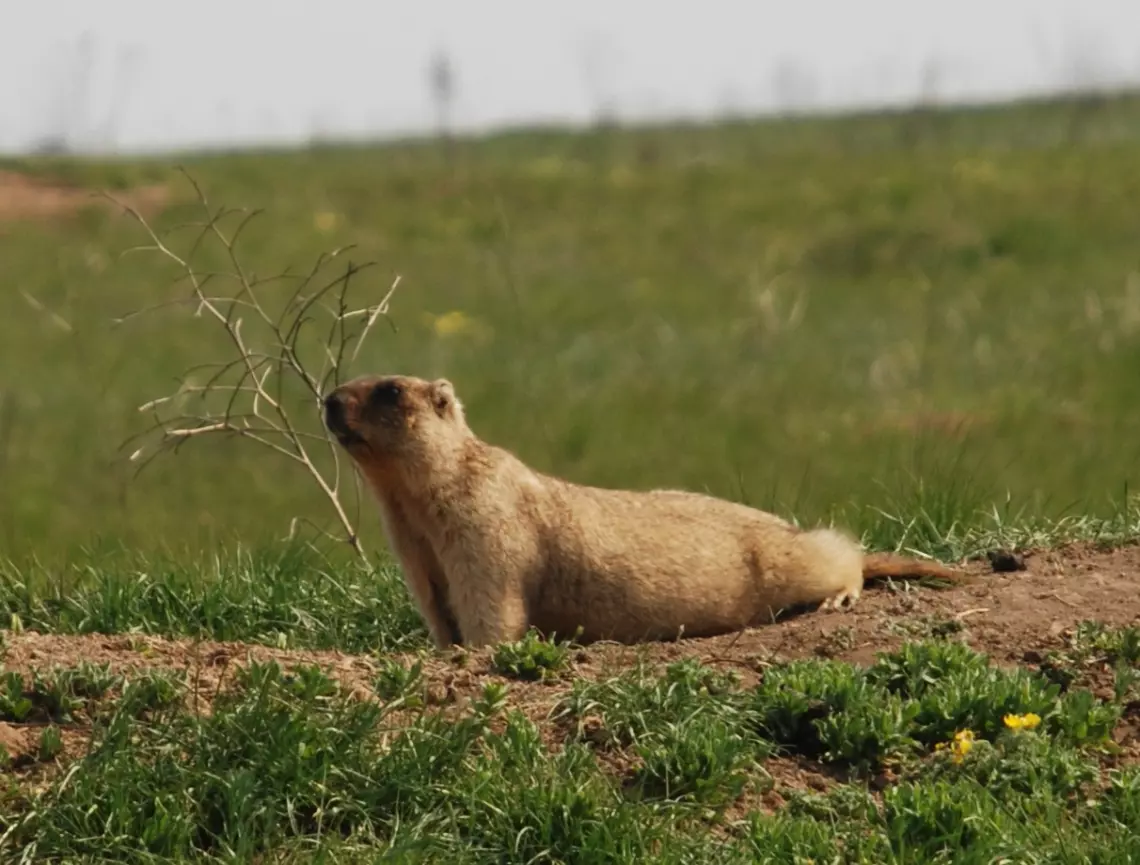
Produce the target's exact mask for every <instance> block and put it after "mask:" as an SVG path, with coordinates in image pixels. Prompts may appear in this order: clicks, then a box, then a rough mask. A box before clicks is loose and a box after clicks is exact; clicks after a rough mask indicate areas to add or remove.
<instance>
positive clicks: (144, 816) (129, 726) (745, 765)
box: [0, 631, 1140, 863]
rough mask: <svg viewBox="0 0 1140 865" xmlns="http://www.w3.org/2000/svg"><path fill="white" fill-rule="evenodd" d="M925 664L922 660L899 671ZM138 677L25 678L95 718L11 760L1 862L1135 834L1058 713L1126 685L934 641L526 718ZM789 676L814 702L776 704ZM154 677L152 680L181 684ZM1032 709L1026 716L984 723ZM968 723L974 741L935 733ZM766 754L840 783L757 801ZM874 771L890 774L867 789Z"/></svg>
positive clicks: (492, 708) (297, 683) (1103, 846)
mask: <svg viewBox="0 0 1140 865" xmlns="http://www.w3.org/2000/svg"><path fill="white" fill-rule="evenodd" d="M1106 633H1109V635H1110V636H1111V637H1112V639H1115V640H1117V641H1120V642H1127V641H1134V640H1135V633H1134V632H1132V631H1120V632H1106ZM1129 644H1131V643H1129ZM916 664H917V665H925V666H926V667H928V668H929V669H931V670H936V671H937V673H936V674H935V675H933V676H931V677H929V678H915V676H914V675H912V672H911V671H912V670H914V669H916V668H917V667H916ZM148 675H149V674H135V678H134V679H133V680H132V681H130V682H128V683H127V684H125V685H124V683H123V682H122V681H121V680H120V679H118V678H116V677H110V676H107V675H106V674H105V673H102V672H100V671H99V670H97V669H94V668H90V667H87V668H85V669H83V670H55V671H53V672H52V673H51V674H50V675H49V676H48V677H47V678H46V679H43V680H41V679H37V680H36V682H37V683H38V684H35V685H31V686H29V685H28V684H27V683H26V682H25V688H26V689H27V692H28V693H29V694H32V695H36V694H42V693H44V692H46V691H52V690H54V691H56V692H59V693H65V694H67V695H68V698H69V700H70V701H71V705H70V709H69V711H70V712H71V713H72V714H73V715H74V718H75V719H77V720H82V721H83V722H84V723H85V724H86V725H87V728H89V729H90V731H91V738H90V743H89V744H88V745H87V746H86V747H85V749H84V751H83V753H82V754H80V755H77V756H74V757H73V758H70V759H69V758H63V757H60V756H58V753H56V752H53V750H52V749H51V748H50V747H49V748H46V749H45V748H43V747H41V749H40V750H39V751H38V752H37V754H36V756H35V758H34V760H33V762H32V763H30V764H29V763H27V762H25V763H24V764H23V766H22V768H21V771H24V772H28V771H31V772H33V773H35V772H39V773H41V774H40V775H39V777H41V778H42V779H43V780H42V781H41V782H40V783H37V784H34V785H20V784H19V783H9V784H8V786H7V788H6V790H5V791H4V792H3V793H2V794H0V851H2V852H3V853H4V855H5V857H6V861H40V860H50V861H60V860H67V861H119V862H159V861H202V862H206V861H216V862H221V861H250V860H251V859H254V858H258V857H267V856H268V857H269V859H268V860H266V859H264V858H260V859H259V861H301V860H304V861H330V862H331V861H350V862H364V861H368V862H378V861H398V862H472V863H474V862H566V863H571V862H573V863H602V862H606V863H610V862H612V863H618V862H625V863H635V862H644V861H654V862H671V863H674V862H675V863H697V862H710V861H717V862H730V863H736V862H740V863H744V862H750V861H763V862H792V861H796V862H799V861H807V860H809V859H811V860H814V861H835V860H836V858H837V857H839V858H840V860H841V861H850V862H868V863H870V862H878V863H910V862H928V861H940V857H944V856H946V855H947V853H948V852H950V851H954V854H953V861H955V862H979V863H981V862H992V861H996V860H998V859H1000V858H1001V857H1003V856H1007V857H1008V856H1013V857H1014V858H1015V859H1016V861H1034V862H1050V863H1053V862H1055V863H1067V862H1073V863H1075V862H1090V861H1092V862H1126V861H1130V858H1129V857H1130V856H1134V855H1135V852H1136V845H1137V842H1136V838H1135V831H1134V828H1135V826H1136V823H1137V821H1138V820H1140V772H1138V771H1137V769H1136V767H1130V768H1123V769H1118V768H1112V766H1111V764H1110V762H1111V761H1110V760H1109V759H1108V756H1109V753H1110V751H1111V744H1110V742H1109V739H1108V732H1107V730H1106V728H1105V726H1104V725H1103V724H1100V723H1091V724H1084V725H1083V726H1082V725H1080V724H1076V723H1075V722H1076V721H1077V720H1080V719H1082V718H1083V719H1085V720H1087V719H1090V718H1097V717H1109V716H1111V717H1115V715H1116V714H1117V713H1118V712H1119V711H1120V709H1121V704H1120V703H1119V702H1115V701H1112V700H1107V701H1105V700H1100V699H1098V698H1096V697H1093V696H1092V695H1091V694H1089V692H1087V691H1084V690H1082V689H1079V688H1073V689H1069V690H1065V691H1062V690H1061V689H1059V688H1058V687H1057V686H1056V685H1054V684H1053V683H1051V682H1049V681H1048V680H1047V679H1045V678H1043V677H1040V676H1034V675H1028V674H1026V673H1025V672H1024V671H1008V670H1001V669H998V668H996V667H992V666H991V665H990V664H989V662H988V659H987V658H986V657H984V656H981V655H977V654H975V653H973V652H971V651H970V650H968V649H965V648H964V647H962V646H958V645H957V644H953V643H947V642H942V641H928V642H924V643H920V644H915V645H913V646H911V647H909V648H907V649H905V650H903V651H902V652H896V653H893V654H884V655H880V656H879V658H878V660H877V661H876V662H875V663H874V664H873V665H872V666H871V667H868V668H859V667H852V666H848V665H845V664H838V663H835V662H829V661H819V660H816V661H803V662H795V663H793V664H791V665H777V666H774V667H772V668H770V669H769V670H768V671H767V673H766V674H765V676H764V679H763V681H762V682H761V683H760V684H759V685H757V686H754V687H743V686H742V685H740V683H739V682H738V681H737V680H736V679H735V677H733V676H730V675H726V674H724V673H722V672H719V671H716V670H714V669H711V668H708V667H703V666H702V665H701V664H700V663H699V662H697V661H696V660H695V659H691V658H690V659H684V660H681V661H678V662H675V663H673V664H672V665H670V666H668V667H667V668H665V670H664V671H663V672H662V673H661V674H660V675H658V674H655V673H654V672H653V671H651V670H648V669H642V668H635V669H632V670H629V671H627V672H625V673H622V674H620V675H618V676H617V677H614V678H609V679H598V680H577V681H575V682H574V683H573V685H572V687H571V690H570V692H568V693H567V694H566V698H565V700H564V701H563V702H562V703H560V704H559V705H558V706H557V707H556V709H555V711H554V712H553V713H552V715H551V717H549V718H547V717H546V716H542V715H541V714H540V715H538V716H531V717H528V715H527V714H526V713H524V712H522V711H521V710H520V708H519V706H518V705H516V704H514V703H513V702H512V698H511V694H510V689H509V688H508V689H507V690H506V691H503V689H502V688H501V687H500V686H494V687H492V686H488V687H487V688H486V689H485V692H484V694H483V695H482V696H479V697H477V698H475V699H473V700H472V701H470V702H469V703H467V704H465V705H462V706H457V707H455V708H453V709H452V710H450V711H448V712H440V711H437V710H429V709H427V708H424V707H422V706H419V707H415V706H411V705H410V704H409V703H407V702H406V701H404V700H399V699H396V698H395V697H394V696H393V695H392V694H391V693H389V694H388V695H381V697H380V699H379V700H378V701H375V702H372V701H361V700H359V699H355V698H354V697H352V696H350V695H349V694H348V693H346V692H344V691H342V690H341V689H340V687H339V686H338V684H337V683H336V682H335V681H334V680H332V679H329V678H328V677H327V676H326V674H325V673H323V672H322V671H321V670H320V669H318V668H316V667H313V666H305V665H301V666H297V667H293V668H291V669H285V668H282V667H281V666H279V665H278V664H277V663H275V662H267V663H260V664H258V663H254V664H252V665H250V666H248V667H244V668H241V669H240V670H239V671H238V672H237V673H236V674H235V678H234V679H233V680H232V682H231V683H230V685H229V686H227V687H225V688H223V689H222V690H221V691H219V692H218V694H217V696H216V697H215V698H214V700H213V705H212V707H211V710H210V711H209V712H198V711H194V710H193V709H192V708H191V707H192V706H197V705H198V704H197V702H196V701H191V700H183V699H177V698H176V699H173V700H172V699H170V697H169V696H166V697H161V695H160V697H155V693H156V691H155V689H154V687H153V682H151V687H150V688H149V689H148V688H147V687H144V685H145V683H146V682H148V681H150V680H149V679H148V678H147V676H148ZM151 679H153V677H151ZM793 680H794V681H795V682H796V685H795V686H794V688H795V691H796V693H798V694H800V695H801V696H806V702H801V703H799V704H796V703H794V701H793V702H792V703H790V702H789V701H788V695H789V693H790V692H789V689H788V687H789V686H790V685H792V682H793ZM44 682H47V684H44ZM162 683H163V684H164V687H165V688H166V690H165V691H163V692H162V693H163V694H167V695H170V694H174V695H183V696H184V695H186V694H187V689H188V688H189V687H190V685H189V683H188V682H187V681H186V680H185V679H181V680H178V679H171V678H169V677H168V678H165V679H162ZM170 689H175V690H170ZM801 689H802V690H801ZM378 690H382V688H378ZM1010 694H1015V695H1017V696H1015V697H1014V698H1011V697H1010ZM1080 695H1085V698H1084V699H1083V700H1079V699H1078V697H1080ZM975 696H976V697H977V699H974V697H975ZM1078 704H1079V706H1080V709H1079V711H1077V710H1075V709H1074V708H1073V707H1074V706H1076V705H1078ZM945 706H953V707H955V708H954V709H953V711H951V712H950V713H949V714H943V715H939V716H938V717H940V718H943V719H944V720H948V719H951V718H952V720H953V723H952V724H950V725H949V726H945V727H938V728H937V731H938V735H936V736H932V735H928V734H929V733H931V732H932V731H933V730H934V729H935V728H934V727H931V726H930V723H929V720H930V718H931V717H933V716H932V714H931V713H935V714H937V713H938V712H940V711H942V707H945ZM1025 711H1037V712H1039V713H1040V715H1041V718H1042V721H1041V724H1040V726H1038V727H1037V728H1035V729H1029V730H1021V731H1017V730H1012V729H1008V728H1007V726H1006V725H1004V724H1002V723H998V724H997V725H995V724H994V723H993V718H994V717H995V713H997V712H1010V713H1016V712H1025ZM50 717H51V720H53V721H55V722H57V723H60V724H62V725H63V726H66V722H65V721H64V719H63V718H62V716H60V715H59V713H58V711H57V712H56V713H55V714H53V715H51V716H50ZM586 718H592V719H594V721H593V724H592V725H590V726H587V727H584V726H582V725H580V724H577V723H575V722H576V721H581V720H584V719H586ZM924 719H925V720H924ZM599 725H600V726H599ZM936 726H937V725H936ZM47 729H48V730H53V729H56V728H55V727H49V728H47ZM967 729H968V730H973V731H975V733H976V739H975V740H974V744H973V747H972V748H970V749H969V750H968V751H966V752H965V753H963V754H961V755H960V756H959V755H956V754H955V753H954V751H953V750H952V749H946V748H941V747H939V744H940V743H942V742H944V741H945V740H946V739H947V738H949V737H950V736H951V735H952V734H953V732H954V731H955V730H967ZM1108 729H1110V728H1108ZM53 735H54V736H56V737H58V734H51V733H45V734H44V736H45V737H47V739H48V740H49V741H48V745H49V746H50V745H51V740H52V736H53ZM551 741H557V742H558V743H559V744H558V746H557V747H551V745H550V744H549V743H550V742H551ZM821 746H822V747H821ZM57 750H58V748H57ZM778 755H791V756H798V757H799V758H801V759H804V760H806V761H808V762H807V763H805V764H804V765H809V766H810V765H815V766H817V768H818V769H819V770H820V771H823V769H824V766H825V765H829V766H831V767H832V772H833V775H834V777H835V783H833V784H832V785H831V786H830V787H829V789H828V790H827V791H825V792H823V793H819V792H809V791H807V790H801V791H798V792H796V791H792V792H789V793H788V794H787V795H788V796H789V797H790V798H789V799H788V801H787V802H786V804H785V805H784V807H783V808H781V809H780V810H779V811H777V812H775V813H766V812H764V811H763V809H762V808H761V807H760V796H761V795H762V794H763V793H764V792H765V791H766V790H768V789H769V788H770V787H771V786H772V781H771V777H770V775H769V774H768V772H767V770H766V767H767V766H769V765H770V761H771V760H772V759H775V758H776V757H777V756H778ZM60 760H63V761H64V762H63V763H60V762H59V761H60ZM811 761H816V762H815V763H814V764H813V763H812V762H811ZM53 767H54V768H53ZM884 767H890V768H891V770H892V771H893V772H894V773H895V774H896V779H895V781H894V783H892V784H890V785H888V786H886V788H885V789H883V790H882V791H881V792H876V791H875V787H874V786H873V785H872V784H871V783H870V782H871V780H872V779H873V778H874V777H875V775H876V773H878V772H880V771H881V770H882V769H883V768H884ZM21 856H22V858H21Z"/></svg>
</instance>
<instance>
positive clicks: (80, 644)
mask: <svg viewBox="0 0 1140 865" xmlns="http://www.w3.org/2000/svg"><path fill="white" fill-rule="evenodd" d="M966 572H967V573H968V575H969V579H968V580H967V581H966V582H965V583H964V584H962V585H958V586H954V587H951V588H942V589H935V588H927V587H925V586H920V585H917V584H914V583H888V584H886V585H882V584H879V585H875V584H870V585H868V587H867V589H866V591H865V593H864V595H863V597H862V598H861V599H860V600H859V602H858V603H857V604H856V605H855V607H854V608H852V609H849V610H841V611H827V612H806V613H803V614H801V615H798V616H795V617H792V618H789V619H787V620H783V621H779V622H776V623H773V624H771V625H767V626H764V627H757V628H752V629H748V630H746V631H743V632H740V633H736V634H730V635H725V636H721V637H715V638H712V639H699V640H698V639H685V640H679V641H677V642H673V643H664V644H662V643H657V644H647V645H640V646H621V645H613V644H595V645H593V646H589V647H586V648H583V649H580V650H578V651H576V652H575V653H574V655H573V658H572V664H571V670H570V671H569V673H568V674H567V675H566V676H563V677H560V678H557V679H555V680H553V681H547V682H519V681H514V680H507V679H505V678H504V677H503V676H501V675H499V674H498V673H496V672H495V671H494V670H493V669H492V667H491V662H490V652H489V651H486V650H481V651H465V650H457V651H454V652H448V653H430V654H427V655H426V656H425V657H424V658H423V660H424V673H425V678H426V683H427V684H426V698H427V702H428V703H429V704H433V705H436V706H439V707H442V708H444V709H445V710H446V708H447V707H458V706H461V705H463V704H465V703H466V702H467V699H468V698H471V697H477V696H478V695H479V694H480V692H481V691H482V688H483V686H484V685H485V684H486V683H488V682H491V681H499V682H503V683H506V684H508V685H509V702H510V703H511V705H513V706H514V707H516V708H518V709H520V710H522V711H523V712H525V713H526V714H527V715H528V716H529V717H531V718H532V719H533V720H534V721H536V722H538V723H539V724H540V725H541V726H542V728H543V729H544V733H545V735H546V737H547V739H548V741H549V742H550V744H551V745H553V746H555V747H557V746H559V745H560V744H561V742H562V741H563V740H564V739H565V737H566V735H567V733H568V732H569V731H568V729H567V728H566V727H565V726H564V725H562V724H557V723H551V720H550V716H551V711H552V709H554V707H555V706H556V705H557V704H558V702H559V700H560V699H561V697H562V696H563V695H565V693H566V692H567V689H568V687H569V684H568V682H569V680H570V679H572V678H573V677H585V678H592V679H593V678H603V677H606V676H610V675H616V674H618V673H619V672H621V671H622V670H623V669H628V668H629V667H630V666H632V665H634V664H635V663H637V662H638V661H639V660H640V661H642V662H643V663H649V664H650V665H656V666H660V665H664V664H668V663H671V662H673V661H676V660H679V659H682V658H685V657H691V656H696V657H699V658H700V659H701V660H702V661H703V662H705V663H707V664H712V665H721V666H722V667H723V668H726V669H732V670H734V671H735V672H736V673H737V674H738V675H739V676H740V678H741V680H742V682H743V684H745V685H748V684H751V683H753V682H755V681H757V680H758V679H759V677H760V675H761V674H762V672H763V670H764V668H765V667H766V666H768V665H769V664H771V663H773V662H776V661H781V660H788V659H792V658H802V657H829V658H835V659H838V660H845V661H850V662H853V663H858V664H866V663H869V662H871V661H873V660H874V658H875V655H876V653H877V652H880V651H884V650H891V649H894V648H897V647H898V646H899V645H901V644H902V643H904V642H907V641H911V640H917V639H924V638H928V637H930V636H932V635H935V634H953V636H954V638H955V639H959V640H962V641H963V642H966V643H967V644H969V645H970V646H972V647H973V648H975V649H977V650H979V651H984V652H986V653H988V654H989V655H990V656H991V658H992V659H993V660H994V662H995V663H998V664H1001V665H1024V666H1027V667H1031V668H1032V667H1035V666H1036V665H1037V664H1038V663H1039V662H1040V661H1041V660H1042V658H1043V656H1044V655H1045V654H1046V653H1047V652H1049V651H1050V650H1053V649H1061V648H1063V647H1064V645H1065V640H1066V637H1067V636H1068V635H1070V634H1071V633H1072V630H1073V629H1074V628H1075V627H1076V626H1077V625H1078V624H1079V623H1081V622H1082V621H1085V620H1090V619H1091V620H1097V621H1100V622H1102V623H1104V624H1105V625H1108V626H1112V627H1120V626H1125V625H1130V624H1140V593H1138V591H1137V589H1138V587H1140V546H1126V547H1122V548H1118V549H1112V550H1097V549H1094V548H1092V547H1089V546H1088V545H1073V546H1069V547H1065V548H1061V549H1057V550H1049V551H1037V552H1034V553H1032V554H1029V555H1027V556H1026V557H1025V569H1024V570H1016V571H1011V572H1008V573H996V572H994V569H993V567H992V566H991V565H990V563H989V562H988V561H982V562H972V563H969V564H968V565H967V566H966ZM7 643H8V645H7V649H6V652H5V654H4V658H3V667H4V668H6V669H8V670H17V671H20V672H23V673H28V672H30V671H31V670H33V669H39V670H46V669H49V668H51V667H53V666H57V665H58V666H72V665H74V664H77V663H79V662H81V661H88V662H93V663H99V664H103V663H106V664H109V665H110V666H111V667H112V669H114V670H115V671H117V672H122V673H129V672H132V671H141V670H145V669H153V668H160V669H175V670H183V671H185V673H186V676H187V681H188V682H189V683H191V686H192V688H191V691H192V694H191V696H190V697H188V698H187V699H188V700H192V701H193V702H194V707H195V709H196V710H198V711H208V707H209V703H210V701H211V698H212V696H213V695H214V694H216V693H217V691H218V690H219V689H220V688H221V687H224V685H225V684H226V681H227V679H228V677H229V676H230V675H231V674H232V672H233V670H234V668H235V667H236V666H238V665H243V664H246V663H248V662H249V661H250V660H258V661H265V660H268V659H275V660H277V661H278V662H279V663H281V664H282V665H283V666H291V665H293V664H298V663H304V664H309V663H315V664H317V665H319V666H320V667H322V668H323V669H325V670H326V672H327V673H328V674H329V675H331V676H332V677H333V678H335V679H337V680H338V681H339V682H340V683H341V684H342V686H343V687H345V688H347V689H349V691H350V692H351V693H353V694H355V695H356V696H358V697H359V698H360V699H376V697H375V696H374V692H373V689H372V686H373V684H374V682H375V679H376V675H377V672H378V670H379V667H380V663H381V660H382V659H380V658H378V657H376V656H367V655H349V654H344V653H340V652H312V651H289V650H280V649H274V648H269V647H265V646H258V645H247V644H242V643H218V642H208V641H193V640H167V639H162V638H159V637H148V636H140V635H129V636H127V635H116V636H106V635H99V634H89V635H82V636H59V635H49V634H39V633H34V632H24V633H21V634H8V635H7ZM406 660H408V661H409V662H410V660H411V658H410V657H409V658H407V659H406ZM1102 672H1103V673H1104V674H1105V675H1104V676H1103V681H1101V682H1098V681H1097V678H1098V677H1097V671H1095V670H1094V671H1092V673H1091V674H1090V675H1091V678H1090V680H1089V681H1087V682H1084V683H1083V684H1084V685H1086V686H1090V687H1092V688H1093V689H1094V690H1101V689H1102V688H1108V687H1110V685H1109V683H1110V682H1111V676H1110V675H1108V671H1107V670H1105V671H1102ZM1133 710H1135V711H1133ZM88 734H89V731H87V730H84V729H83V728H82V726H81V725H76V726H75V727H74V728H68V729H65V730H64V745H65V754H71V755H75V754H78V753H82V749H83V747H84V745H85V742H86V738H87V735H88ZM1115 738H1116V740H1117V742H1118V743H1119V744H1120V745H1121V746H1122V751H1121V754H1120V757H1119V759H1122V760H1129V759H1140V705H1137V706H1130V707H1128V710H1127V711H1126V712H1125V716H1124V718H1122V721H1121V725H1120V727H1119V729H1118V730H1117V732H1116V735H1115ZM38 741H39V733H38V729H37V728H36V727H35V726H33V725H15V724H3V723H0V745H3V746H4V747H5V748H6V749H7V750H8V751H9V753H10V754H12V755H13V756H16V755H20V754H26V755H28V756H30V753H31V751H32V750H33V749H34V747H35V744H36V743H37V742H38ZM619 756H620V755H615V759H618V757H619ZM766 770H767V771H768V773H769V774H770V775H771V776H772V778H773V781H774V787H773V788H772V789H771V790H770V791H769V793H767V794H766V796H765V799H764V803H765V805H766V806H768V807H775V806H777V805H778V803H779V801H780V800H781V797H780V791H781V790H782V789H783V790H786V789H792V788H795V789H826V788H827V787H829V786H831V785H833V784H834V783H836V779H835V778H834V777H832V775H831V773H829V772H828V771H827V770H826V768H825V767H822V766H820V765H818V764H814V763H811V762H810V761H808V762H805V761H803V760H799V759H795V758H776V759H773V760H769V761H768V765H767V766H766ZM33 775H35V776H37V777H38V779H39V781H40V782H41V783H42V778H43V775H42V773H41V772H34V773H33ZM31 780H32V778H31V777H29V781H31Z"/></svg>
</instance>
